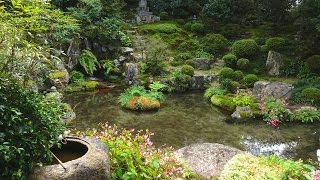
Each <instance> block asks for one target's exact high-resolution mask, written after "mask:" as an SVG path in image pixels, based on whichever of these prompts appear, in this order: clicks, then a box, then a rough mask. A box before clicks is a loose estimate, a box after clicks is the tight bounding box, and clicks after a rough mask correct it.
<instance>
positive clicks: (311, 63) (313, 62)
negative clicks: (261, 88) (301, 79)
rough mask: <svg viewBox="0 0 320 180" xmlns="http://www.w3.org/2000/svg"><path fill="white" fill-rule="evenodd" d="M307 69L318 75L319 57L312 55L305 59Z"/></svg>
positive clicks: (319, 72)
mask: <svg viewBox="0 0 320 180" xmlns="http://www.w3.org/2000/svg"><path fill="white" fill-rule="evenodd" d="M307 66H308V69H309V70H310V71H311V72H313V73H317V74H320V55H313V56H311V57H309V58H308V59H307Z"/></svg>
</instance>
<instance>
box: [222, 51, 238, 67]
mask: <svg viewBox="0 0 320 180" xmlns="http://www.w3.org/2000/svg"><path fill="white" fill-rule="evenodd" d="M237 59H238V58H237V56H236V55H234V54H227V55H224V56H223V57H222V60H223V61H224V64H225V66H227V67H230V68H235V67H236V65H237Z"/></svg>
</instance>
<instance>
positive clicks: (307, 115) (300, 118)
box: [286, 109, 320, 123]
mask: <svg viewBox="0 0 320 180" xmlns="http://www.w3.org/2000/svg"><path fill="white" fill-rule="evenodd" d="M286 120H287V121H293V122H302V123H313V122H317V121H320V111H318V110H316V109H302V110H298V111H294V112H293V113H290V114H289V118H288V119H286Z"/></svg>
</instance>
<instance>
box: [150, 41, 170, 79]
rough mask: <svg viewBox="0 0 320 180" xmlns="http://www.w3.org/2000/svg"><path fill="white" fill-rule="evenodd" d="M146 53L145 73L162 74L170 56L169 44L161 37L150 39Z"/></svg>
mask: <svg viewBox="0 0 320 180" xmlns="http://www.w3.org/2000/svg"><path fill="white" fill-rule="evenodd" d="M145 54H146V60H145V61H144V63H145V73H150V74H151V75H152V76H157V75H161V73H162V72H163V71H164V68H165V60H166V58H167V57H168V51H167V45H166V44H165V43H164V42H163V41H162V40H161V39H150V41H149V43H148V46H147V48H146V52H145Z"/></svg>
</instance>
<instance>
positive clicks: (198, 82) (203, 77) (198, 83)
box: [191, 74, 212, 90]
mask: <svg viewBox="0 0 320 180" xmlns="http://www.w3.org/2000/svg"><path fill="white" fill-rule="evenodd" d="M211 81H212V76H211V75H208V74H195V75H194V76H193V77H192V81H191V89H193V90H203V89H205V86H206V84H209V83H211Z"/></svg>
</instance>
